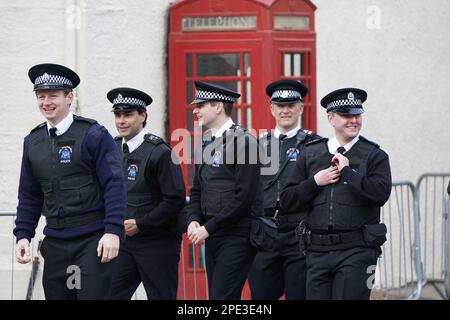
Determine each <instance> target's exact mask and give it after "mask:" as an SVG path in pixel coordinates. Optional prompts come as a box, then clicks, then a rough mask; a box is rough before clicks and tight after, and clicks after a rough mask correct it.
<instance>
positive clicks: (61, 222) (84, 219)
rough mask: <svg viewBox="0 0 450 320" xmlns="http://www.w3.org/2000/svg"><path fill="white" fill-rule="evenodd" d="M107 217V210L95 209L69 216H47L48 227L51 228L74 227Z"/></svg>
mask: <svg viewBox="0 0 450 320" xmlns="http://www.w3.org/2000/svg"><path fill="white" fill-rule="evenodd" d="M104 218H105V211H104V210H102V211H94V212H89V213H84V214H80V215H77V216H69V217H64V218H62V217H51V218H47V228H50V229H56V230H61V229H66V228H74V227H81V226H84V225H87V224H89V223H91V222H95V221H98V220H103V219H104Z"/></svg>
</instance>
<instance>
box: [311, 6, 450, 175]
mask: <svg viewBox="0 0 450 320" xmlns="http://www.w3.org/2000/svg"><path fill="white" fill-rule="evenodd" d="M313 2H314V3H315V4H316V6H317V11H316V31H317V75H318V76H317V89H318V94H317V96H318V99H320V98H321V97H323V96H324V95H325V94H327V93H328V92H330V91H331V90H334V89H336V88H339V87H345V86H356V87H360V88H363V89H366V90H367V91H368V99H367V102H366V103H365V110H366V113H365V114H364V115H363V119H364V120H363V121H364V122H363V129H362V132H361V133H362V135H364V136H366V137H367V138H369V139H372V140H374V141H376V142H377V143H378V144H380V145H381V147H382V148H383V149H384V150H385V151H386V152H387V153H388V154H389V155H390V160H391V166H392V174H393V178H394V180H404V179H407V180H412V181H413V182H415V181H416V180H417V178H418V177H419V176H420V174H422V173H424V172H450V161H449V159H450V148H448V145H449V141H450V129H449V123H450V112H448V107H447V104H448V102H447V100H448V96H447V93H448V90H449V83H450V59H449V58H448V57H449V54H450V42H449V41H447V40H446V39H449V37H450V20H449V19H448V14H447V13H448V12H449V10H450V2H449V1H446V0H434V1H422V0H411V1H400V0H395V1H392V0H375V1H373V0H358V1H355V0H341V1H326V0H314V1H313ZM374 6H375V7H374ZM374 10H379V13H380V16H379V17H380V28H379V29H371V28H369V27H367V25H369V26H373V25H374V23H373V17H374V15H373V13H374ZM368 12H369V13H368ZM319 101H320V100H319ZM317 119H318V121H317V122H318V123H317V124H318V131H319V133H320V134H322V135H325V136H329V135H330V134H331V129H330V126H329V125H328V123H327V122H326V120H325V119H326V116H325V112H324V109H323V108H320V107H318V110H317Z"/></svg>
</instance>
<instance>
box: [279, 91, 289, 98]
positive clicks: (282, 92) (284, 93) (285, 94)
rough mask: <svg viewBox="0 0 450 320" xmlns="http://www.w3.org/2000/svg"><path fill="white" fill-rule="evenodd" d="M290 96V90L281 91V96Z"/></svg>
mask: <svg viewBox="0 0 450 320" xmlns="http://www.w3.org/2000/svg"><path fill="white" fill-rule="evenodd" d="M288 96H289V91H287V90H283V91H281V97H282V98H287V97H288Z"/></svg>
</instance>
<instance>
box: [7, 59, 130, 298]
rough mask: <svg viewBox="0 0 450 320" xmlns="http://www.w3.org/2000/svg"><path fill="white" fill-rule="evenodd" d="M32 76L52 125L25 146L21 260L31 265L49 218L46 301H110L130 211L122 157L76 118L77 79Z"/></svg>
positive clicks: (45, 68)
mask: <svg viewBox="0 0 450 320" xmlns="http://www.w3.org/2000/svg"><path fill="white" fill-rule="evenodd" d="M28 75H29V78H30V80H31V82H32V83H33V84H34V91H35V93H36V97H37V102H38V107H39V111H40V112H41V113H42V115H43V116H44V118H45V119H46V120H47V121H46V122H44V123H42V124H40V125H38V126H37V127H36V128H34V129H33V130H31V132H30V134H29V135H27V136H26V137H25V140H24V147H23V157H22V169H21V174H20V183H19V204H18V207H17V219H16V222H15V223H16V227H15V229H14V234H15V236H16V239H17V248H16V254H17V260H18V262H19V263H28V262H29V261H30V239H31V238H33V237H34V234H35V229H36V226H37V224H38V221H39V217H40V215H41V212H42V213H43V215H44V216H45V217H46V220H47V224H46V226H45V229H44V234H45V235H46V237H45V239H44V241H43V243H42V246H41V253H42V256H43V257H44V273H43V286H44V292H45V297H46V298H47V299H103V298H106V297H107V296H108V294H109V291H110V284H111V270H112V267H113V262H115V260H114V261H113V262H110V261H111V260H112V259H114V258H115V257H116V256H117V254H118V251H119V243H120V241H119V235H120V234H121V233H122V232H123V219H124V214H125V208H126V193H125V183H124V179H123V175H122V165H121V161H120V154H119V151H118V149H117V146H116V144H115V142H114V140H113V138H112V137H111V136H110V134H109V133H108V131H107V130H106V129H105V128H104V127H103V126H101V125H99V124H98V123H97V122H96V121H95V120H91V119H87V118H82V117H78V116H76V115H73V114H72V113H71V112H70V105H71V103H72V101H73V98H74V94H73V92H72V89H74V88H75V87H76V86H77V85H78V84H79V82H80V78H79V77H78V75H77V74H76V73H75V72H74V71H72V70H70V69H69V68H66V67H64V66H61V65H57V64H40V65H36V66H34V67H32V68H31V69H30V70H29V72H28ZM69 277H71V278H70V279H69Z"/></svg>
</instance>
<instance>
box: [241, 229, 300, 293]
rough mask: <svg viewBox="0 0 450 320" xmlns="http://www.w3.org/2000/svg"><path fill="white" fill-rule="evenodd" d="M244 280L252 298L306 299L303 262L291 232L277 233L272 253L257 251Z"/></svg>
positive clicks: (293, 234) (293, 233)
mask: <svg viewBox="0 0 450 320" xmlns="http://www.w3.org/2000/svg"><path fill="white" fill-rule="evenodd" d="M248 280H249V284H250V290H251V293H252V299H254V300H277V299H279V298H280V297H281V296H282V295H283V293H284V295H285V298H286V300H304V299H306V259H305V256H304V255H303V254H302V253H301V252H300V249H299V246H298V241H297V240H296V238H295V232H294V231H293V230H292V231H289V232H286V233H279V234H278V238H277V239H276V241H275V244H274V249H273V250H272V251H265V250H258V252H257V253H256V257H255V260H254V261H253V265H252V267H251V269H250V272H249V275H248Z"/></svg>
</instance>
